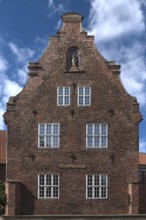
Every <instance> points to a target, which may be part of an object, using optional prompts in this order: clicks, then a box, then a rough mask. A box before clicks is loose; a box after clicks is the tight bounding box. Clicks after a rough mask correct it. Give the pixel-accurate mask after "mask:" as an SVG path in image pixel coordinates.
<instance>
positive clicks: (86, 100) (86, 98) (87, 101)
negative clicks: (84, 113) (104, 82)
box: [85, 97, 90, 105]
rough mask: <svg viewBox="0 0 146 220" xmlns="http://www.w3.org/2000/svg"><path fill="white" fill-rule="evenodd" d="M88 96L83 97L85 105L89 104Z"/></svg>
mask: <svg viewBox="0 0 146 220" xmlns="http://www.w3.org/2000/svg"><path fill="white" fill-rule="evenodd" d="M89 100H90V99H89V97H85V105H89V104H90V101H89Z"/></svg>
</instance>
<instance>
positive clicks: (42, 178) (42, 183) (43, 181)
mask: <svg viewBox="0 0 146 220" xmlns="http://www.w3.org/2000/svg"><path fill="white" fill-rule="evenodd" d="M44 184H45V180H44V175H43V174H40V175H39V185H44Z"/></svg>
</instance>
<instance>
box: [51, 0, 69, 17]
mask: <svg viewBox="0 0 146 220" xmlns="http://www.w3.org/2000/svg"><path fill="white" fill-rule="evenodd" d="M48 7H49V9H51V11H49V16H52V15H54V14H55V13H59V14H62V13H63V12H64V11H65V4H64V2H63V4H62V3H60V4H55V3H54V0H49V1H48Z"/></svg>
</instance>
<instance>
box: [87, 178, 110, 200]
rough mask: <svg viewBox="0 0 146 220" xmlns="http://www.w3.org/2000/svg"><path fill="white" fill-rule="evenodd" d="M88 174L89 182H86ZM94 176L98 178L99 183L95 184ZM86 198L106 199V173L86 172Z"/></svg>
mask: <svg viewBox="0 0 146 220" xmlns="http://www.w3.org/2000/svg"><path fill="white" fill-rule="evenodd" d="M89 176H90V184H88V178H89ZM96 178H98V179H99V184H96ZM103 181H104V183H103ZM97 191H98V193H97ZM86 199H108V175H107V174H87V175H86Z"/></svg>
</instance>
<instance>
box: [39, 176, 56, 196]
mask: <svg viewBox="0 0 146 220" xmlns="http://www.w3.org/2000/svg"><path fill="white" fill-rule="evenodd" d="M59 187H60V177H59V174H39V175H38V198H59Z"/></svg>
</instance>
